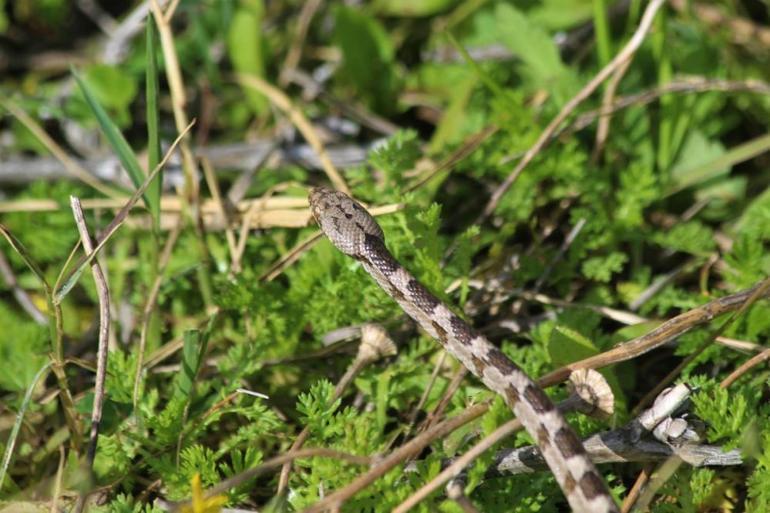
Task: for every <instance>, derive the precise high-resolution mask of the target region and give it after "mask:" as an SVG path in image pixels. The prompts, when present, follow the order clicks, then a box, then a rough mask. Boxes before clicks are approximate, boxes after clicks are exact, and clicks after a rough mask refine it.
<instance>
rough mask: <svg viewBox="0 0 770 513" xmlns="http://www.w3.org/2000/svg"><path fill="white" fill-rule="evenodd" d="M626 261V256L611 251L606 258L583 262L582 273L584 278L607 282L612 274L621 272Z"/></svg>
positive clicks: (594, 258)
mask: <svg viewBox="0 0 770 513" xmlns="http://www.w3.org/2000/svg"><path fill="white" fill-rule="evenodd" d="M627 260H628V255H626V254H625V253H620V252H618V251H613V252H612V253H610V254H609V255H607V256H603V257H598V256H597V257H591V258H589V259H587V260H586V261H585V262H583V265H582V269H581V270H582V271H583V275H584V276H585V277H586V278H589V279H592V280H596V281H600V282H604V283H606V282H609V281H610V278H611V277H612V275H613V274H615V273H618V272H620V271H622V270H623V264H625V263H626V261H627Z"/></svg>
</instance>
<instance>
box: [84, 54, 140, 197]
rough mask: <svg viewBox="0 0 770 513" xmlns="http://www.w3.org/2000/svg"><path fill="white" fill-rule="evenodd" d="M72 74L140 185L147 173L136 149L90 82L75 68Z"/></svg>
mask: <svg viewBox="0 0 770 513" xmlns="http://www.w3.org/2000/svg"><path fill="white" fill-rule="evenodd" d="M72 75H73V76H74V77H75V81H76V82H77V83H78V87H80V90H81V91H82V93H83V96H84V97H85V99H86V103H88V106H89V107H90V108H91V112H93V113H94V117H96V120H97V121H98V122H99V126H100V127H101V129H102V132H103V133H104V136H105V137H106V138H107V142H108V143H109V144H110V146H112V149H113V150H114V151H115V153H116V154H117V156H118V158H119V159H120V163H121V164H123V167H124V168H125V170H126V171H127V172H128V176H129V177H130V178H131V181H132V182H133V184H134V187H139V186H140V185H141V184H142V182H144V178H145V175H144V171H142V168H141V166H139V161H138V160H137V158H136V155H135V154H134V150H132V149H131V146H129V145H128V141H126V139H125V137H123V134H122V133H121V132H120V130H118V127H117V125H116V124H115V123H113V121H112V119H110V117H109V115H107V111H105V110H104V107H102V105H101V104H100V103H99V100H97V99H96V95H95V94H94V92H93V91H92V90H91V87H90V86H89V85H88V83H86V81H85V80H83V78H82V77H81V76H80V74H79V73H77V72H76V71H75V70H74V69H73V70H72ZM145 203H146V204H147V206H148V208H149V205H150V202H149V201H147V197H146V196H145Z"/></svg>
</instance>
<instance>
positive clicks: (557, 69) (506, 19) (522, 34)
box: [494, 4, 575, 103]
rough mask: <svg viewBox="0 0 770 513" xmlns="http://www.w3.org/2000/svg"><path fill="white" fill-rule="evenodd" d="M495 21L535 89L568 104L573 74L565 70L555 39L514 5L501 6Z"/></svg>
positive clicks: (498, 7)
mask: <svg viewBox="0 0 770 513" xmlns="http://www.w3.org/2000/svg"><path fill="white" fill-rule="evenodd" d="M494 18H495V21H496V23H497V25H496V32H497V34H498V36H499V41H500V42H501V43H503V44H504V45H505V46H507V47H508V48H509V49H510V50H511V51H512V52H513V53H514V54H516V56H517V57H518V58H519V59H521V61H522V62H523V64H524V65H523V66H521V72H522V73H523V74H524V75H525V76H526V77H528V78H529V79H530V81H531V82H532V86H533V87H535V88H545V89H547V90H549V91H552V92H553V93H554V94H556V96H557V101H558V102H559V103H562V102H563V101H565V100H566V98H567V97H568V95H569V92H570V90H571V89H572V88H573V87H574V83H575V82H574V77H573V75H572V72H571V71H570V70H569V69H568V68H567V67H566V66H564V63H562V61H561V56H560V55H559V49H558V48H557V47H556V44H555V43H554V40H553V38H552V37H551V35H550V34H548V33H547V32H546V31H545V30H543V29H542V28H540V27H538V26H537V25H536V24H535V23H533V21H532V20H531V19H529V18H528V17H527V16H525V15H524V14H523V13H522V12H521V11H519V10H518V9H516V8H515V7H513V6H512V5H510V4H498V5H497V6H496V8H495V13H494Z"/></svg>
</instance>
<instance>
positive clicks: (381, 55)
mask: <svg viewBox="0 0 770 513" xmlns="http://www.w3.org/2000/svg"><path fill="white" fill-rule="evenodd" d="M334 20H335V28H334V40H335V42H336V43H337V45H338V46H339V47H340V50H341V51H342V71H343V74H344V76H345V78H346V79H347V80H348V81H349V82H350V83H351V84H353V86H354V87H355V88H356V90H357V92H358V94H360V95H362V96H364V97H366V98H367V100H368V102H369V103H370V104H371V105H372V107H373V108H374V109H375V110H377V111H378V112H384V113H387V112H391V111H392V110H393V107H394V105H395V103H396V102H395V99H396V75H395V71H394V69H393V55H394V50H393V45H392V43H391V42H390V39H389V37H388V34H387V33H386V32H385V29H384V28H383V26H382V25H381V24H380V23H379V22H378V21H377V20H375V19H374V18H372V17H370V16H368V15H367V14H365V13H364V12H362V11H360V10H357V9H354V8H352V7H347V6H344V5H338V6H337V8H336V9H335V10H334Z"/></svg>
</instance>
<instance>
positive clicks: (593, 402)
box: [569, 369, 615, 418]
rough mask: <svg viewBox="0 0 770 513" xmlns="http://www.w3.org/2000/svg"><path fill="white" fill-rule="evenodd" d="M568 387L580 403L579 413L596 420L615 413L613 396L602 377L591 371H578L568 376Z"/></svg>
mask: <svg viewBox="0 0 770 513" xmlns="http://www.w3.org/2000/svg"><path fill="white" fill-rule="evenodd" d="M569 387H570V390H571V391H572V393H573V395H575V396H577V397H578V398H579V399H580V401H579V404H578V406H577V409H578V410H579V411H582V412H583V413H585V414H586V415H591V416H594V417H598V418H607V417H609V416H611V415H612V414H613V412H614V411H615V396H614V395H613V394H612V389H611V388H610V385H609V384H608V383H607V380H606V379H604V376H602V375H601V374H599V373H598V372H597V371H595V370H593V369H579V370H576V371H573V372H572V374H570V376H569Z"/></svg>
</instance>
